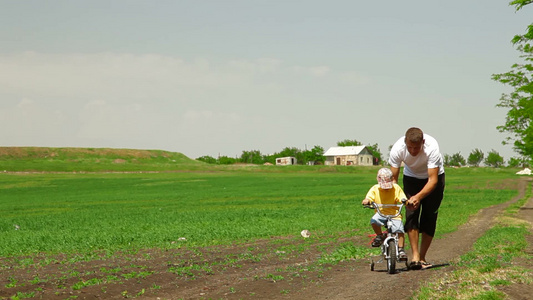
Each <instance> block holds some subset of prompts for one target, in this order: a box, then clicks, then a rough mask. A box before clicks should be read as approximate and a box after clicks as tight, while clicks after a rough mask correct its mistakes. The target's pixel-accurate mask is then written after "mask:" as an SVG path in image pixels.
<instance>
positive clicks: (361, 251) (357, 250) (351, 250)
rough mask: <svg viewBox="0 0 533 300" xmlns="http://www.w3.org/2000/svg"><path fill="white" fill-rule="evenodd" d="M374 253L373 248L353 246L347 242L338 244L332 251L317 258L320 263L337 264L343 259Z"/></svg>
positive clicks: (362, 256) (359, 257)
mask: <svg viewBox="0 0 533 300" xmlns="http://www.w3.org/2000/svg"><path fill="white" fill-rule="evenodd" d="M374 253H375V249H369V248H367V247H363V246H355V245H354V244H353V243H350V242H347V243H343V244H340V245H339V246H338V247H337V248H336V249H335V250H334V251H333V252H332V253H329V254H325V255H323V256H322V258H321V259H319V263H320V264H337V263H339V262H341V261H344V260H349V259H361V258H364V257H368V256H369V255H371V254H374Z"/></svg>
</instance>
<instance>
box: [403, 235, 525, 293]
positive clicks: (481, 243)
mask: <svg viewBox="0 0 533 300" xmlns="http://www.w3.org/2000/svg"><path fill="white" fill-rule="evenodd" d="M527 234H529V230H528V229H527V228H526V227H524V226H501V225H496V226H494V227H493V228H491V229H489V230H488V231H487V232H486V233H485V234H484V235H483V236H482V237H481V238H480V239H479V240H478V241H476V243H475V244H474V250H473V251H471V252H469V253H467V254H465V255H463V256H461V259H460V261H459V262H458V263H456V266H457V269H456V270H454V271H453V272H450V273H446V274H444V276H442V277H440V278H439V279H437V280H435V281H433V282H429V283H426V284H425V285H424V286H422V287H421V288H420V290H419V291H418V293H417V294H416V295H414V298H415V299H436V298H439V299H484V300H486V299H504V298H505V294H504V293H502V292H500V291H498V290H497V289H496V288H495V287H497V286H502V285H511V284H528V285H529V284H531V283H533V274H531V272H529V271H528V270H527V269H524V268H521V267H516V266H514V265H513V264H512V260H513V259H514V258H518V257H524V256H526V258H528V257H530V255H528V254H527V253H526V252H525V251H524V250H525V248H526V247H527V241H526V240H525V236H526V235H527Z"/></svg>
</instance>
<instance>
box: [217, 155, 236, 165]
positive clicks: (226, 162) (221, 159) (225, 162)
mask: <svg viewBox="0 0 533 300" xmlns="http://www.w3.org/2000/svg"><path fill="white" fill-rule="evenodd" d="M236 162H237V159H235V158H233V157H228V156H220V157H219V158H218V163H219V164H221V165H232V164H234V163H236Z"/></svg>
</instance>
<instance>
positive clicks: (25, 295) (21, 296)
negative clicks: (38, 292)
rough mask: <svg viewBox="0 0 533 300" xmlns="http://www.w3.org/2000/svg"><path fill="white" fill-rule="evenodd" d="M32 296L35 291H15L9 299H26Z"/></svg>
mask: <svg viewBox="0 0 533 300" xmlns="http://www.w3.org/2000/svg"><path fill="white" fill-rule="evenodd" d="M33 297H35V292H27V293H22V292H17V294H16V295H14V296H12V297H11V299H12V300H19V299H28V298H33Z"/></svg>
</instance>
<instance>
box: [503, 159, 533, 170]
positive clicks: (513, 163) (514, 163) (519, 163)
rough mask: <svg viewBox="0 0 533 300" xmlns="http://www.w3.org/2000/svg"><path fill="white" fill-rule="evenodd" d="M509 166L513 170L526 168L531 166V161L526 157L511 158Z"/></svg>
mask: <svg viewBox="0 0 533 300" xmlns="http://www.w3.org/2000/svg"><path fill="white" fill-rule="evenodd" d="M507 165H508V166H509V167H511V168H519V167H521V168H525V167H529V166H530V161H529V159H527V158H525V157H511V158H509V161H508V162H507Z"/></svg>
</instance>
